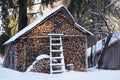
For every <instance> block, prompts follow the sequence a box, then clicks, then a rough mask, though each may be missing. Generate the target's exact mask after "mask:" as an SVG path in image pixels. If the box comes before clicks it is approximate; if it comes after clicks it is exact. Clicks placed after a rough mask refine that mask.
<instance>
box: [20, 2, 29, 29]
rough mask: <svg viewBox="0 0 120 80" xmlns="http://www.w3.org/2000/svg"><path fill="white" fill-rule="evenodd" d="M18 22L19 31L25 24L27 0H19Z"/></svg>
mask: <svg viewBox="0 0 120 80" xmlns="http://www.w3.org/2000/svg"><path fill="white" fill-rule="evenodd" d="M18 20H19V22H18V30H19V31H20V30H21V29H23V28H24V27H26V26H27V0H19V19H18Z"/></svg>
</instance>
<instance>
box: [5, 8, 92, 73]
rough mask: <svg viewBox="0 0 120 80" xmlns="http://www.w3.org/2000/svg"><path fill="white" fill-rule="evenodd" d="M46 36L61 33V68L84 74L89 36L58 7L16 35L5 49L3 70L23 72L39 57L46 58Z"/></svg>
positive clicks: (87, 32)
mask: <svg viewBox="0 0 120 80" xmlns="http://www.w3.org/2000/svg"><path fill="white" fill-rule="evenodd" d="M49 33H53V34H54V33H62V34H64V36H63V37H62V43H63V51H64V57H65V65H67V64H74V70H75V71H86V69H87V64H86V49H87V38H86V35H87V34H89V35H93V34H92V33H91V32H89V31H88V30H86V29H84V28H83V27H81V26H80V25H79V24H77V23H76V22H75V20H74V19H73V17H72V15H71V14H70V13H69V11H68V10H67V9H66V8H65V7H64V6H58V7H56V8H54V9H53V10H51V11H50V12H48V13H46V14H45V15H43V16H42V17H40V18H37V19H35V20H34V21H33V22H32V23H31V24H29V25H28V26H26V27H25V28H24V29H22V30H21V31H19V32H18V33H17V34H15V35H14V36H13V37H11V38H10V39H9V40H8V41H6V42H5V43H4V45H5V54H6V55H5V59H4V63H3V66H4V67H6V68H11V69H14V70H17V71H23V72H24V71H26V69H27V68H28V67H29V66H30V65H31V64H32V63H33V62H34V61H35V58H36V57H37V56H39V55H42V54H47V55H49V54H50V49H49V46H50V45H49V40H50V37H49V36H48V34H49Z"/></svg>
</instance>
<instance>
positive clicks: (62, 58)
mask: <svg viewBox="0 0 120 80" xmlns="http://www.w3.org/2000/svg"><path fill="white" fill-rule="evenodd" d="M52 59H63V57H52Z"/></svg>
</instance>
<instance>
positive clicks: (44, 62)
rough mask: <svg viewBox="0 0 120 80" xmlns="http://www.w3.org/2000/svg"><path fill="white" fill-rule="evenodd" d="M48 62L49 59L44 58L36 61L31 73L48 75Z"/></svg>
mask: <svg viewBox="0 0 120 80" xmlns="http://www.w3.org/2000/svg"><path fill="white" fill-rule="evenodd" d="M49 64H50V60H49V58H44V59H41V60H38V61H37V62H36V63H35V64H34V65H33V68H32V69H31V71H32V72H40V73H50V65H49Z"/></svg>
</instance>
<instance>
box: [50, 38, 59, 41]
mask: <svg viewBox="0 0 120 80" xmlns="http://www.w3.org/2000/svg"><path fill="white" fill-rule="evenodd" d="M51 40H57V41H58V40H60V38H51Z"/></svg>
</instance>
